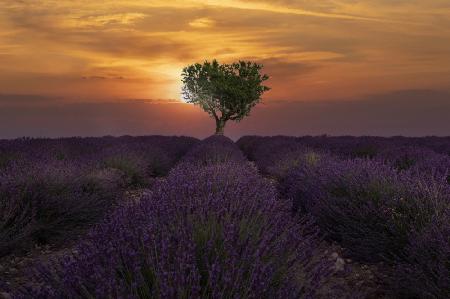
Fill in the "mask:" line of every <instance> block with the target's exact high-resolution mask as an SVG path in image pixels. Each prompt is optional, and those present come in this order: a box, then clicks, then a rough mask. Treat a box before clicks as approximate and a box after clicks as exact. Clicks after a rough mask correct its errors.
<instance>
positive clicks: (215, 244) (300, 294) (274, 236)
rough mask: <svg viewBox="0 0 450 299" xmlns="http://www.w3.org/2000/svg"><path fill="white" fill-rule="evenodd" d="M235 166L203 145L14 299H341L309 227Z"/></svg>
mask: <svg viewBox="0 0 450 299" xmlns="http://www.w3.org/2000/svg"><path fill="white" fill-rule="evenodd" d="M242 158H243V157H242V154H241V153H240V151H239V149H238V148H237V147H236V146H235V145H234V144H233V143H232V142H231V141H230V140H229V139H226V138H225V137H219V136H214V137H211V138H208V139H206V140H205V141H203V142H202V143H201V144H200V145H198V146H196V147H195V148H193V149H192V151H191V152H189V153H188V154H187V155H186V156H185V158H183V159H182V161H181V162H180V163H179V164H178V165H177V166H176V167H175V168H174V169H172V170H171V172H170V173H169V175H168V177H167V178H166V179H165V180H161V181H159V182H158V183H157V184H156V186H155V187H154V189H153V192H152V194H149V195H147V196H145V197H144V198H142V199H141V200H140V201H139V202H138V203H135V204H131V205H130V204H127V205H124V206H122V207H121V208H120V209H118V210H117V211H116V212H115V213H114V214H112V215H110V216H109V217H107V219H106V220H105V221H104V222H103V223H102V224H100V225H98V226H97V227H96V228H95V229H93V230H92V231H91V233H90V234H89V235H88V237H87V238H86V239H85V240H83V241H82V242H81V243H80V244H79V245H78V246H77V249H76V253H75V254H73V255H71V256H67V257H65V258H63V259H59V260H56V261H54V262H53V263H50V264H47V265H41V266H40V267H38V268H37V270H36V271H37V273H35V274H34V276H33V277H32V278H31V279H30V281H31V282H30V283H29V284H28V285H27V286H26V287H25V288H24V289H22V291H21V293H20V294H17V296H18V297H19V298H20V297H27V296H30V295H31V294H32V295H33V296H34V298H344V297H345V294H344V293H343V290H342V286H340V285H336V284H334V283H332V282H330V278H331V276H332V275H333V270H332V269H333V267H332V266H333V264H332V262H331V261H330V260H329V259H328V258H327V257H326V256H325V254H324V251H323V249H322V246H323V243H322V241H321V240H320V239H319V238H318V231H317V228H316V226H315V225H314V224H313V223H311V221H310V220H309V219H308V218H302V219H300V218H299V217H292V215H291V211H290V207H289V205H288V204H287V202H285V201H281V200H279V199H278V198H277V192H276V189H275V187H274V185H273V184H272V183H271V182H270V181H268V180H266V179H264V178H262V177H261V176H260V175H259V174H258V172H257V170H256V169H255V168H254V167H252V166H251V165H250V164H248V163H247V162H246V161H244V160H243V159H242ZM347 295H348V294H347ZM351 297H352V298H358V291H357V290H354V291H353V293H352V294H351Z"/></svg>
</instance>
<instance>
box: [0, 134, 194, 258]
mask: <svg viewBox="0 0 450 299" xmlns="http://www.w3.org/2000/svg"><path fill="white" fill-rule="evenodd" d="M195 143H196V140H195V139H193V138H184V137H180V138H173V137H162V136H154V137H153V136H151V137H126V136H125V137H120V138H113V137H104V138H67V139H63V138H62V139H27V138H24V139H18V140H11V141H1V142H0V160H1V165H0V256H3V255H5V254H8V253H10V252H12V251H15V252H16V253H18V252H19V251H20V250H21V249H27V248H29V247H31V246H33V245H34V244H36V243H42V244H46V243H49V242H50V243H53V242H56V241H62V240H64V239H66V238H71V237H72V236H73V235H74V234H75V233H77V232H78V231H79V230H80V229H83V228H85V227H87V226H89V225H90V224H92V223H93V222H95V221H98V220H99V219H100V218H101V217H102V216H103V214H104V213H105V212H106V211H108V210H109V209H110V207H111V206H112V205H113V204H114V202H115V201H116V200H117V199H118V198H120V197H121V195H122V193H123V192H124V190H125V189H126V188H135V187H142V186H146V185H148V182H149V178H150V177H152V176H158V175H163V174H165V173H167V172H168V171H169V169H170V168H171V167H172V165H173V164H174V163H175V162H176V161H178V160H179V159H180V158H181V157H182V156H183V155H184V153H185V152H186V151H187V150H188V149H189V148H190V147H191V146H193V145H194V144H195Z"/></svg>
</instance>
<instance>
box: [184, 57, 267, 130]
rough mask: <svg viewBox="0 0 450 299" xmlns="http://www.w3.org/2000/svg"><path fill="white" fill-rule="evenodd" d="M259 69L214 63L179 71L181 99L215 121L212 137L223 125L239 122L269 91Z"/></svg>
mask: <svg viewBox="0 0 450 299" xmlns="http://www.w3.org/2000/svg"><path fill="white" fill-rule="evenodd" d="M262 68H263V65H261V64H257V63H255V62H251V61H239V62H235V63H232V64H220V63H219V62H218V61H217V60H215V59H214V60H213V61H212V62H209V61H205V62H204V63H203V64H200V63H196V64H193V65H189V66H187V67H185V68H184V69H183V72H182V82H183V97H184V98H185V99H186V101H187V102H188V103H193V104H195V105H199V106H200V107H201V108H202V109H203V110H205V111H206V112H207V113H208V114H209V115H210V116H211V117H213V118H214V119H215V121H216V134H223V130H224V127H225V124H226V122H227V121H229V120H232V121H240V120H242V119H243V118H244V117H245V116H248V115H249V114H250V110H251V109H252V108H253V107H254V106H255V105H256V104H257V103H259V102H260V101H261V96H262V94H263V93H264V92H265V91H267V90H269V89H270V88H269V87H267V86H265V85H263V82H264V81H266V80H267V79H269V76H267V75H266V74H264V75H262V74H261V73H260V72H261V69H262Z"/></svg>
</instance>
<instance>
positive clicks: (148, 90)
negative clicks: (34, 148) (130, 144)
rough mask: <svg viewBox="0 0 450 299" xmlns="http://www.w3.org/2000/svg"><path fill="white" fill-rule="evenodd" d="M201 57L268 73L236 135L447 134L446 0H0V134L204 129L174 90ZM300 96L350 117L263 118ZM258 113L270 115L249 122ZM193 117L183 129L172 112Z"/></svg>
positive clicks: (449, 48) (297, 102) (449, 11)
mask: <svg viewBox="0 0 450 299" xmlns="http://www.w3.org/2000/svg"><path fill="white" fill-rule="evenodd" d="M213 58H217V59H218V60H219V61H220V62H232V61H235V60H239V59H246V60H247V59H249V60H254V61H257V62H259V63H262V64H264V66H265V68H264V71H265V72H266V73H267V74H269V75H270V77H271V78H270V80H269V81H268V83H267V84H268V85H269V86H271V87H272V90H271V91H270V92H268V93H267V94H266V95H265V96H264V102H265V105H262V106H261V107H259V108H258V109H259V110H257V111H255V113H254V115H252V116H251V117H250V118H249V119H248V120H247V123H244V124H242V126H241V129H232V132H234V133H233V134H234V135H236V136H238V135H240V134H249V133H257V134H261V135H265V134H264V133H265V132H267V134H292V135H296V134H308V133H310V134H321V133H329V134H376V135H396V134H403V135H422V134H437V135H450V121H448V123H447V122H446V121H445V120H446V118H447V116H446V115H450V96H449V95H450V1H449V0H362V1H357V0H323V1H317V0H316V1H313V0H310V1H309V0H298V1H295V0H272V1H268V0H267V1H263V0H229V1H226V0H217V1H192V0H184V1H174V0H170V1H168V0H166V1H159V0H156V1H152V0H148V1H145V0H126V1H125V0H118V1H112V0H105V1H93V0H89V1H85V0H78V1H66V0H42V1H37V0H36V1H33V0H0V117H2V118H0V138H12V137H17V136H22V135H35V136H47V135H48V136H57V135H58V134H59V135H70V134H77V135H92V134H93V135H96V134H113V135H114V134H145V133H146V132H149V133H155V132H156V131H157V130H156V128H161V130H162V131H161V133H167V134H190V135H194V136H204V135H207V134H208V133H207V131H205V129H204V128H203V125H202V124H206V125H207V126H210V125H211V128H208V129H210V131H212V129H213V128H212V122H211V123H209V122H207V118H206V116H204V115H202V114H201V113H199V111H197V110H196V109H197V108H194V107H191V106H190V105H187V104H181V103H177V101H179V100H180V98H181V97H180V89H181V84H180V73H181V69H182V68H183V67H184V66H186V65H187V64H192V63H195V62H201V61H203V60H205V59H208V60H209V59H213ZM386 99H391V101H389V100H386ZM409 100H411V101H412V102H409ZM108 103H111V105H110V106H108ZM143 103H144V104H146V105H147V106H145V107H146V108H145V109H143V108H142V107H141V105H142V104H143ZM349 103H351V105H353V106H352V107H355V105H356V106H358V105H359V106H358V107H360V106H361V105H362V106H361V107H362V108H361V109H363V110H364V109H365V111H367V107H372V106H370V105H376V106H377V107H379V109H378V110H377V109H375V110H374V111H378V112H379V113H381V114H380V117H381V116H383V117H386V111H392V109H390V108H391V106H390V105H393V106H392V107H397V108H395V109H398V111H399V113H397V114H395V113H392V115H391V118H392V119H388V120H386V121H385V122H381V123H377V121H376V119H377V116H373V118H374V121H375V123H374V124H372V125H369V124H365V123H364V120H361V119H360V118H361V114H360V113H361V112H360V110H361V109H360V110H356V111H355V110H351V109H347V108H346V107H348V106H345V105H350V104H349ZM363 103H368V104H367V105H366V106H364V105H363ZM402 103H403V104H402ZM410 103H412V104H410ZM86 105H87V106H89V105H91V106H89V107H91V108H86ZM121 105H122V106H121ZM164 105H168V106H167V107H162V106H164ZM280 105H281V106H280ZM301 105H303V106H301ZM311 105H313V106H314V105H315V106H314V107H316V108H314V109H315V110H314V111H316V113H318V115H320V116H321V117H322V118H323V119H324V120H326V121H330V119H332V118H333V117H336V114H335V113H334V112H333V110H335V109H334V108H329V107H330V105H331V107H336V111H341V112H339V113H341V114H340V115H338V116H339V117H340V118H341V119H342V120H344V119H347V120H352V119H353V120H354V123H346V124H345V125H341V124H342V122H339V119H340V118H339V117H338V118H337V119H336V120H335V121H334V122H332V123H331V124H330V125H329V126H327V125H324V124H323V123H321V122H317V119H316V120H315V121H313V122H312V123H311V122H305V121H303V122H301V123H295V124H293V125H290V124H288V123H286V124H284V125H282V124H279V123H277V119H278V118H279V117H283V115H285V114H284V113H288V114H289V113H291V114H292V109H290V107H291V108H292V107H297V108H296V109H298V110H299V111H305V109H308V107H312V106H311ZM321 105H322V106H323V105H327V107H328V108H326V109H325V108H324V109H323V110H320V109H321V108H320V107H322V106H321ZM402 105H404V106H405V109H402V107H403V106H402ZM149 106H150V108H149ZM58 107H59V108H58ZM80 107H85V108H83V109H85V110H82V109H81V108H80ZM106 107H107V109H106ZM113 107H116V109H118V111H120V110H122V109H123V107H127V109H128V110H126V109H125V110H126V111H128V114H127V115H128V117H129V118H130V120H129V121H135V122H136V123H135V124H134V125H133V126H131V127H130V128H129V129H124V128H125V127H126V126H125V127H121V126H120V122H122V123H123V122H124V121H126V120H127V119H122V118H121V119H120V121H119V120H117V118H116V120H117V123H116V126H113V127H111V124H112V123H114V116H112V115H115V113H116V112H111V111H110V109H113ZM117 107H118V108H117ZM121 107H122V108H121ZM183 107H184V108H183ZM271 107H273V108H274V109H269V108H271ZM279 107H284V108H283V109H285V110H282V109H281V110H280V108H279ZM298 107H305V109H301V108H298ZM399 107H400V108H399ZM411 107H412V108H411ZM414 107H415V108H414ZM413 108H414V109H417V111H416V110H414V111H412V110H411V109H413ZM58 109H59V110H58ZM77 109H78V110H77ZM80 109H81V110H80ZM90 109H97V110H98V109H100V110H99V111H102V112H98V115H97V114H96V116H95V120H93V118H94V116H92V115H91V116H89V115H87V116H86V113H85V111H89V110H90ZM102 109H103V110H102ZM158 109H159V110H158ZM62 110H63V111H65V112H64V113H68V114H70V113H71V112H70V111H77V112H76V113H77V116H78V117H79V118H80V122H85V121H91V122H92V121H93V124H95V125H93V126H94V127H95V128H92V131H90V129H89V128H85V129H83V130H81V129H79V128H76V125H75V123H74V124H73V126H74V127H73V128H72V127H71V128H70V129H67V130H60V128H56V127H57V126H58V124H60V123H61V124H62V123H64V122H65V120H64V119H59V116H58V111H62ZM143 110H144V111H146V110H152V112H151V113H152V115H153V114H155V113H156V115H160V118H161V120H159V121H160V123H152V121H151V120H148V119H145V115H141V114H142V111H143ZM289 110H290V112H283V111H289ZM25 111H26V113H25ZM133 111H134V112H133ZM155 111H159V112H155ZM270 111H273V114H270V113H271V112H270ZM277 111H278V112H277ZM327 111H328V112H327ZM380 111H381V112H380ZM383 111H384V112H383ZM396 111H397V110H396ZM402 111H403V112H404V113H403V112H402ZM408 111H410V113H409V112H408ZM411 111H412V112H411ZM420 111H422V113H428V114H426V115H425V114H422V115H419V114H417V113H418V112H420ZM14 113H15V114H14ZM72 113H75V112H72ZM164 113H165V115H166V116H167V117H166V118H164V117H163V116H164V115H163V114H164ZM177 113H178V115H179V117H178V123H177V119H176V118H174V117H173V115H177ZM264 113H266V114H267V113H269V115H265V116H264V117H266V119H273V120H272V123H269V122H264V121H263V119H262V118H261V117H263V115H264ZM276 113H278V114H276ZM323 113H329V115H328V116H325V115H323ZM336 113H337V112H336ZM351 113H357V114H358V113H359V114H360V115H359V116H358V117H356V118H355V115H352V114H351ZM408 113H409V114H408ZM447 113H448V114H447ZM402 114H405V115H404V116H405V117H406V118H403V119H402V118H401V117H402V116H403V115H402ZM118 115H120V113H118ZM169 115H170V117H169ZM122 116H123V115H122ZM122 116H121V117H122ZM346 116H348V118H347V117H346ZM258 117H259V118H258ZM290 117H291V118H292V119H293V120H295V119H296V116H295V115H291V116H290ZM141 118H142V121H141V120H140V119H141ZM395 118H399V119H395ZM441 118H442V119H441ZM2 119H3V121H2ZM199 119H200V120H199ZM428 119H429V120H433V121H434V123H433V121H431V124H430V121H427V120H428ZM44 120H45V121H46V123H45V124H42V126H41V128H39V123H42V121H44ZM102 120H104V122H102ZM203 120H204V123H198V124H197V125H196V126H197V127H195V126H194V127H190V128H191V129H189V130H187V131H186V126H185V125H183V123H182V122H188V121H189V122H190V124H192V123H194V122H199V121H200V122H201V121H203ZM161 121H162V122H163V123H166V122H168V121H170V122H172V123H171V128H172V129H171V130H169V131H164V130H163V129H164V128H167V126H166V125H162V123H161ZM389 121H397V122H398V123H396V124H395V125H394V124H393V125H392V126H389V125H387V124H388V123H389ZM419 121H420V122H423V123H420V124H419V123H417V122H419ZM358 122H360V123H358ZM361 122H362V123H361ZM369 122H370V121H369ZM411 122H413V123H411ZM407 123H410V124H411V127H410V131H408V127H407ZM314 124H316V125H314ZM264 125H266V126H267V127H271V129H270V130H269V129H267V131H264V130H265V129H266V128H265V127H264ZM272 125H273V126H272ZM99 126H100V127H102V126H103V128H102V129H101V130H100V131H99V129H98V128H99ZM274 126H275V127H276V126H279V127H278V129H277V130H273V127H274ZM296 126H297V127H296ZM298 126H302V127H301V128H300V127H298ZM405 126H406V127H405ZM81 127H82V126H80V128H81ZM182 127H184V128H182ZM305 127H306V128H309V129H305ZM126 128H128V127H126ZM236 128H237V127H236ZM243 128H244V129H243ZM296 128H298V130H296ZM36 130H37V131H36ZM233 130H237V131H233Z"/></svg>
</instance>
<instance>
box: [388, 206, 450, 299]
mask: <svg viewBox="0 0 450 299" xmlns="http://www.w3.org/2000/svg"><path fill="white" fill-rule="evenodd" d="M445 213H446V214H444V215H440V216H438V217H435V218H434V219H433V221H431V222H430V223H429V224H428V225H427V226H426V227H425V228H424V229H423V231H421V232H419V233H416V234H415V235H412V236H411V237H410V241H409V244H408V246H407V248H406V255H405V259H404V261H402V262H401V263H400V264H399V265H397V266H396V267H395V271H394V272H393V275H392V277H391V279H392V280H391V282H392V285H391V287H392V289H393V292H394V295H395V296H396V297H399V298H430V299H431V298H449V297H450V211H449V210H447V211H446V212H445Z"/></svg>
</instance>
